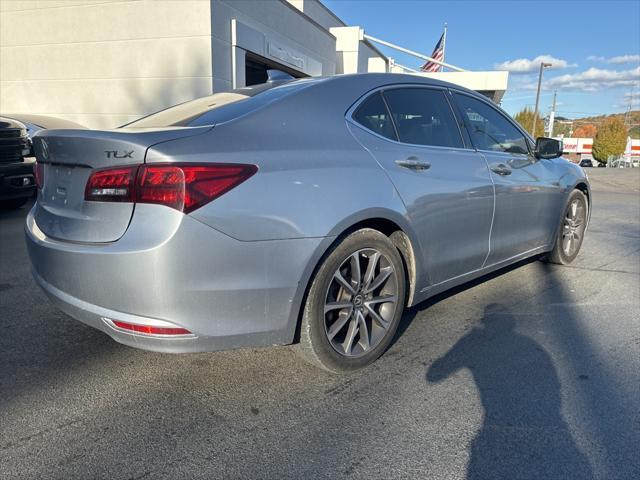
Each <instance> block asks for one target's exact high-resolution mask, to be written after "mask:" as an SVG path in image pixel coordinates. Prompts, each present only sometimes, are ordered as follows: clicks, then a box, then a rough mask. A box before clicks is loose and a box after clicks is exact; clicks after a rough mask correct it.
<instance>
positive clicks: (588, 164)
mask: <svg viewBox="0 0 640 480" xmlns="http://www.w3.org/2000/svg"><path fill="white" fill-rule="evenodd" d="M580 166H581V167H593V162H592V161H591V159H590V158H585V159H584V160H580Z"/></svg>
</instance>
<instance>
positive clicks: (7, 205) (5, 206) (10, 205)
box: [0, 198, 29, 210]
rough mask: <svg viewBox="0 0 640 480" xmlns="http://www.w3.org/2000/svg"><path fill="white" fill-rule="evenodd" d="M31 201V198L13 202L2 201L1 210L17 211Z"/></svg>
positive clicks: (12, 200) (0, 203)
mask: <svg viewBox="0 0 640 480" xmlns="http://www.w3.org/2000/svg"><path fill="white" fill-rule="evenodd" d="M28 201H29V198H12V199H11V200H2V201H0V209H1V210H15V209H17V208H20V207H21V206H23V205H24V204H25V203H27V202H28Z"/></svg>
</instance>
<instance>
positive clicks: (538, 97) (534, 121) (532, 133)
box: [531, 62, 551, 137]
mask: <svg viewBox="0 0 640 480" xmlns="http://www.w3.org/2000/svg"><path fill="white" fill-rule="evenodd" d="M550 66H551V64H550V63H545V62H540V74H539V75H538V91H537V92H536V108H535V110H534V111H533V128H532V129H531V135H532V136H534V137H535V135H536V120H538V105H539V103H540V85H542V70H543V69H544V68H546V67H550Z"/></svg>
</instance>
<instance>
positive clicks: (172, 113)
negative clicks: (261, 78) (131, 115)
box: [123, 78, 318, 128]
mask: <svg viewBox="0 0 640 480" xmlns="http://www.w3.org/2000/svg"><path fill="white" fill-rule="evenodd" d="M316 81H318V79H317V78H316V79H311V78H305V79H300V80H295V81H287V82H284V83H282V82H273V83H264V84H261V85H255V86H251V87H245V88H237V89H235V90H231V91H229V92H220V93H214V94H213V95H209V96H207V97H202V98H197V99H195V100H191V101H188V102H184V103H181V104H179V105H175V106H173V107H169V108H167V109H165V110H160V111H159V112H156V113H152V114H151V115H148V116H146V117H143V118H141V119H139V120H134V121H133V122H131V123H129V124H127V125H123V127H127V128H162V127H200V126H205V125H214V124H216V123H221V122H225V121H229V120H232V119H234V118H237V117H239V116H241V115H244V114H246V113H248V112H250V111H252V110H255V109H257V108H260V107H262V106H264V105H266V104H268V103H271V102H273V101H275V100H277V99H279V98H282V97H284V96H285V95H288V94H290V93H293V92H295V91H298V90H301V89H303V88H306V87H308V86H310V85H311V84H313V83H315V82H316Z"/></svg>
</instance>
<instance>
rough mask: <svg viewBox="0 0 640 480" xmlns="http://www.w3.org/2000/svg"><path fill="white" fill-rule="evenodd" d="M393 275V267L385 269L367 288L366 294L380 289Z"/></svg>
mask: <svg viewBox="0 0 640 480" xmlns="http://www.w3.org/2000/svg"><path fill="white" fill-rule="evenodd" d="M392 273H393V270H392V269H391V267H387V268H384V269H382V270H380V273H379V274H378V276H377V277H376V278H374V279H373V281H372V282H371V283H370V284H369V285H368V286H367V287H366V288H365V290H364V292H365V293H370V292H373V291H375V290H376V289H377V288H378V287H380V286H381V285H382V284H383V283H384V282H385V281H386V280H387V278H389V275H391V274H392Z"/></svg>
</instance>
